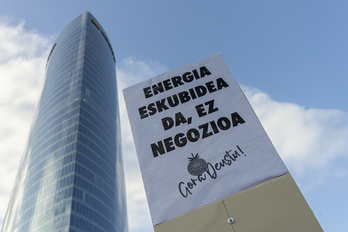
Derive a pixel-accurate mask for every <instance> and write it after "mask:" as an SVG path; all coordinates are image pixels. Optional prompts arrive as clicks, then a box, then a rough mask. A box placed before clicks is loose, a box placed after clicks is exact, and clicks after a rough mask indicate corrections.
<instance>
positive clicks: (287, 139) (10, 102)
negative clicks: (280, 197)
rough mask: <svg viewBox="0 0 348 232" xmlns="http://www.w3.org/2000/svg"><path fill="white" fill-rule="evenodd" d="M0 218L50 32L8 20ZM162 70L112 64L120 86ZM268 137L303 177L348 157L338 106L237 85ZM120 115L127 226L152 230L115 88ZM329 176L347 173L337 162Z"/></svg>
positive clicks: (1, 99) (1, 69) (1, 67)
mask: <svg viewBox="0 0 348 232" xmlns="http://www.w3.org/2000/svg"><path fill="white" fill-rule="evenodd" d="M0 21H2V23H0V54H1V57H0V78H1V85H0V112H1V113H0V160H1V162H0V205H1V206H2V207H0V224H2V221H3V218H4V214H5V211H6V207H7V204H8V200H9V195H10V192H11V188H12V185H13V182H14V178H15V175H16V173H17V169H18V164H19V161H20V157H21V154H22V152H23V150H24V147H25V142H26V139H27V136H28V133H29V127H30V123H31V120H32V117H33V112H34V108H35V105H36V103H37V101H38V97H39V94H40V89H41V82H42V78H43V75H44V68H45V63H46V59H47V55H48V52H49V49H50V46H51V45H52V42H53V41H52V38H48V37H44V36H41V35H39V34H38V33H36V32H35V31H27V30H25V28H24V23H23V22H21V23H19V24H16V25H11V22H9V21H8V20H0ZM165 71H167V68H166V67H165V66H162V65H160V64H158V63H151V62H144V61H140V60H137V59H136V58H134V57H129V58H128V59H125V60H122V61H120V62H119V63H118V68H117V75H118V81H119V82H118V84H119V89H120V90H122V89H123V88H125V87H127V86H130V85H132V84H135V83H137V82H139V81H142V80H145V79H148V78H151V77H153V76H156V75H159V74H162V73H163V72H165ZM243 90H244V91H245V93H246V96H247V97H248V99H249V100H250V102H251V104H252V106H253V108H254V109H255V112H256V113H257V115H258V116H259V117H260V120H261V122H262V124H263V125H264V127H265V129H266V131H267V133H268V134H269V136H270V138H271V140H272V141H273V142H274V145H275V147H276V148H277V150H278V152H279V154H280V155H281V156H282V158H283V160H284V162H285V164H286V165H287V166H288V167H289V168H290V170H292V172H293V174H295V175H296V176H298V177H299V178H302V179H303V180H307V181H308V180H310V179H311V178H317V179H315V180H314V181H312V180H311V181H312V182H313V183H315V184H317V183H318V182H319V183H320V181H323V180H324V181H325V179H320V178H321V177H323V175H325V174H327V173H328V169H329V167H331V166H333V165H335V162H337V161H338V160H339V159H341V158H342V157H347V152H346V151H347V150H348V149H347V148H348V143H347V142H346V141H348V113H346V112H342V111H338V110H327V109H306V108H304V107H301V106H298V105H296V104H291V103H281V102H277V101H275V100H273V99H271V98H270V96H268V95H267V94H266V93H263V92H261V91H260V90H257V89H254V88H250V87H246V86H244V87H243ZM119 100H120V112H121V120H122V136H123V138H122V139H123V154H124V161H125V171H126V186H127V198H128V199H127V200H128V213H129V215H128V216H129V218H128V219H129V225H130V231H132V232H137V231H152V230H153V229H152V224H151V219H150V216H149V211H148V206H147V203H146V197H145V192H144V187H143V184H142V179H141V174H140V171H139V165H138V162H137V157H136V154H135V149H134V145H133V140H132V135H131V131H130V126H129V122H128V116H127V114H126V110H125V105H124V101H123V94H122V91H119ZM331 175H332V176H333V177H334V178H340V177H342V176H347V175H348V172H347V169H344V168H339V169H336V170H335V172H332V174H331Z"/></svg>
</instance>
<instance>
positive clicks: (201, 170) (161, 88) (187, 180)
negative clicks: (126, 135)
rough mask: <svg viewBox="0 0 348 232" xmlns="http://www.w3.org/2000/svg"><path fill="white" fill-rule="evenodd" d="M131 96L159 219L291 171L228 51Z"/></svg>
mask: <svg viewBox="0 0 348 232" xmlns="http://www.w3.org/2000/svg"><path fill="white" fill-rule="evenodd" d="M124 97H125V101H126V106H127V111H128V116H129V119H130V123H131V128H132V133H133V138H134V142H135V146H136V150H137V154H138V159H139V164H140V168H141V172H142V176H143V181H144V186H145V190H146V195H147V200H148V203H149V207H150V212H151V217H152V221H153V224H154V225H157V224H159V223H161V222H164V221H167V220H169V219H171V218H174V217H176V216H179V215H181V214H183V213H186V212H189V211H191V210H194V209H196V208H198V207H201V206H203V205H206V204H208V203H211V202H214V201H216V200H218V199H221V198H224V197H226V196H229V195H231V194H233V193H236V192H239V191H241V190H243V189H246V188H248V187H251V186H253V185H256V184H258V183H261V182H263V181H266V180H268V179H271V178H274V177H277V176H280V175H282V174H285V173H287V172H288V170H287V169H286V167H285V166H284V164H283V162H282V160H281V159H280V157H279V155H278V154H277V152H276V150H275V148H274V147H273V145H272V143H271V141H270V140H269V138H268V136H267V134H266V133H265V131H264V129H263V127H262V126H261V124H260V122H259V120H258V118H257V117H256V115H255V113H254V111H253V110H252V108H251V106H250V105H249V102H248V101H247V99H246V97H245V96H244V94H243V92H242V91H241V89H240V87H239V85H238V84H237V82H236V81H235V79H234V77H233V76H232V74H231V72H230V71H229V69H228V67H227V66H226V64H225V62H224V60H223V58H222V56H221V55H215V56H212V57H208V58H206V59H203V60H200V61H198V62H195V63H192V64H190V65H187V66H184V67H181V68H178V69H176V70H173V71H171V72H168V73H165V74H163V75H160V76H157V77H154V78H152V79H150V80H147V81H144V82H141V83H139V84H136V85H134V86H131V87H129V88H127V89H125V90H124Z"/></svg>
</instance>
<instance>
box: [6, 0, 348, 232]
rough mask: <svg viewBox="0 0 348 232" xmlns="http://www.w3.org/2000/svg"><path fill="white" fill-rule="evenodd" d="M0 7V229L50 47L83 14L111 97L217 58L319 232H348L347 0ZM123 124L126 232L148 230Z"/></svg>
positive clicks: (37, 1) (77, 0) (75, 1)
mask: <svg viewBox="0 0 348 232" xmlns="http://www.w3.org/2000/svg"><path fill="white" fill-rule="evenodd" d="M0 5H1V7H0V80H1V86H0V160H1V162H0V205H1V207H0V224H2V220H3V217H4V214H5V211H6V206H5V205H7V204H8V198H9V195H10V193H11V189H12V185H13V179H14V177H15V175H16V172H17V168H18V163H19V160H20V157H21V155H22V152H23V150H24V146H25V142H26V138H27V135H28V133H29V128H30V123H31V121H32V117H33V112H34V108H35V105H36V103H37V101H38V98H39V95H40V88H41V83H42V80H43V72H44V65H45V61H46V59H47V56H48V53H49V50H50V48H51V47H52V45H53V43H54V40H55V38H56V36H57V35H58V34H59V33H60V31H61V30H62V29H63V28H64V27H65V26H66V25H67V24H68V23H69V22H70V21H72V20H73V19H74V18H75V17H77V16H78V15H79V14H81V13H83V12H84V11H86V10H89V11H91V13H92V14H93V15H94V16H95V17H96V18H97V19H98V21H99V22H100V23H101V25H102V26H103V28H104V29H105V30H106V32H107V34H108V36H109V38H110V40H111V43H112V45H113V48H114V51H115V53H116V59H117V61H118V62H117V72H118V81H119V87H120V89H122V88H125V87H127V86H129V85H131V84H135V83H137V82H140V81H142V80H145V79H148V78H151V77H154V76H157V75H159V74H162V73H164V72H167V71H170V70H172V69H175V68H178V67H181V66H184V65H186V64H188V63H192V62H194V61H197V60H200V59H203V58H205V57H208V56H211V55H214V54H217V53H221V54H222V56H223V57H224V59H225V61H226V63H227V65H228V66H229V68H230V70H231V72H232V73H233V75H234V76H235V78H236V80H237V81H238V82H239V84H240V85H241V86H242V88H243V90H244V91H245V93H246V95H247V97H248V99H249V101H250V102H251V104H252V106H253V108H254V110H255V112H256V114H257V115H258V116H259V118H260V120H261V122H262V124H263V126H264V127H265V129H266V131H267V133H268V134H269V136H270V138H271V140H272V141H273V143H274V145H275V147H276V148H277V150H278V152H279V154H280V156H281V157H282V159H283V160H284V162H285V164H286V166H287V167H288V169H289V170H290V172H291V174H292V175H293V177H294V179H295V181H296V182H297V184H298V185H299V187H300V189H301V190H302V193H303V194H304V196H305V198H306V200H307V202H308V204H309V206H310V207H311V208H312V210H313V211H314V213H315V215H316V217H317V219H318V221H319V223H320V224H321V226H322V227H323V229H324V231H329V232H330V231H332V232H337V231H346V230H347V229H348V226H347V224H346V223H345V220H346V218H345V216H346V215H348V210H347V207H348V200H347V197H346V196H347V194H348V185H347V183H348V142H347V141H348V104H347V103H346V101H347V100H346V99H348V93H347V91H346V87H347V86H348V81H347V77H348V45H347V44H348V43H347V41H348V14H347V13H346V12H347V10H348V2H347V1H343V0H334V1H297V0H295V1H267V0H266V1H235V0H233V1H227V0H226V1H220V0H216V1H181V0H179V1H171V2H169V1H154V0H148V1H134V0H129V1H111V0H110V1H87V0H85V1H82V0H72V1H66V0H62V1H54V2H53V1H52V2H49V1H43V0H34V1H23V0H15V1H9V0H0ZM121 106H122V107H124V105H123V100H122V99H121ZM122 109H124V108H122ZM122 117H123V123H122V127H123V128H122V129H123V143H124V145H123V147H124V153H125V167H126V179H127V195H128V199H129V204H128V207H129V225H130V231H131V232H138V231H145V232H147V231H153V229H152V226H151V219H150V216H149V212H148V208H147V204H146V199H145V194H144V190H143V186H142V183H141V176H140V172H139V169H138V164H137V158H136V155H135V151H134V147H133V145H132V143H133V142H132V139H131V135H130V131H129V125H128V121H127V115H126V113H125V112H123V113H122Z"/></svg>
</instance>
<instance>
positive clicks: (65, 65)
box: [2, 12, 128, 232]
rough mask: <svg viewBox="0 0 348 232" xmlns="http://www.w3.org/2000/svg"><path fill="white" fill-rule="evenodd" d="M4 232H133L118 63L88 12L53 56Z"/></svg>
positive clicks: (66, 31) (67, 31)
mask: <svg viewBox="0 0 348 232" xmlns="http://www.w3.org/2000/svg"><path fill="white" fill-rule="evenodd" d="M2 231H3V232H5V231H6V232H7V231H11V232H14V231H18V232H19V231H20V232H22V231H23V232H24V231H45V232H46V231H71V232H82V231H93V232H94V231H95V232H97V231H107V232H111V231H119V232H124V231H128V225H127V210H126V198H125V183H124V172H123V161H122V153H121V138H120V119H119V112H118V99H117V86H116V70H115V57H114V52H113V50H112V47H111V44H110V41H109V39H108V37H107V35H106V33H105V31H104V30H103V28H102V27H101V26H100V24H99V23H98V21H97V20H96V19H95V18H94V17H93V16H92V14H91V13H89V12H85V13H83V14H82V15H80V16H79V17H77V18H76V19H75V20H73V21H72V22H71V23H70V24H69V25H68V26H67V27H66V28H65V29H64V30H63V31H62V33H61V34H60V35H59V36H58V38H57V40H56V43H55V44H54V46H53V48H52V50H51V52H50V54H49V57H48V60H47V64H46V73H45V82H44V86H43V90H42V94H41V98H40V101H39V103H38V105H37V108H36V112H35V117H34V121H33V124H32V127H31V131H30V135H29V139H28V142H27V147H26V149H25V151H24V155H23V157H22V160H21V163H20V167H19V171H18V174H17V178H16V182H15V185H14V188H13V190H12V196H11V199H10V203H9V206H8V210H7V214H6V217H5V220H4V224H3V228H2Z"/></svg>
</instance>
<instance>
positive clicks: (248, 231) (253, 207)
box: [223, 173, 323, 232]
mask: <svg viewBox="0 0 348 232" xmlns="http://www.w3.org/2000/svg"><path fill="white" fill-rule="evenodd" d="M223 201H224V203H225V206H226V209H227V211H228V214H229V215H230V216H231V217H233V218H234V219H235V222H234V224H233V227H234V229H235V231H236V232H252V231H257V232H263V231H264V232H270V231H274V232H277V231H281V232H294V231H296V232H302V231H303V232H318V231H323V230H322V228H321V227H320V225H319V223H318V221H317V219H316V218H315V216H314V214H313V212H312V210H311V209H310V208H309V206H308V204H307V202H306V200H305V199H304V197H303V195H302V193H301V192H300V190H299V188H298V187H297V185H296V183H295V182H294V180H293V178H292V177H291V175H290V174H289V173H288V174H285V175H283V176H280V177H277V178H274V179H271V180H268V181H266V182H263V183H261V184H258V185H256V186H253V187H251V188H248V189H246V190H243V191H241V192H239V193H236V194H233V195H231V196H228V197H226V198H224V199H223Z"/></svg>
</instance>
